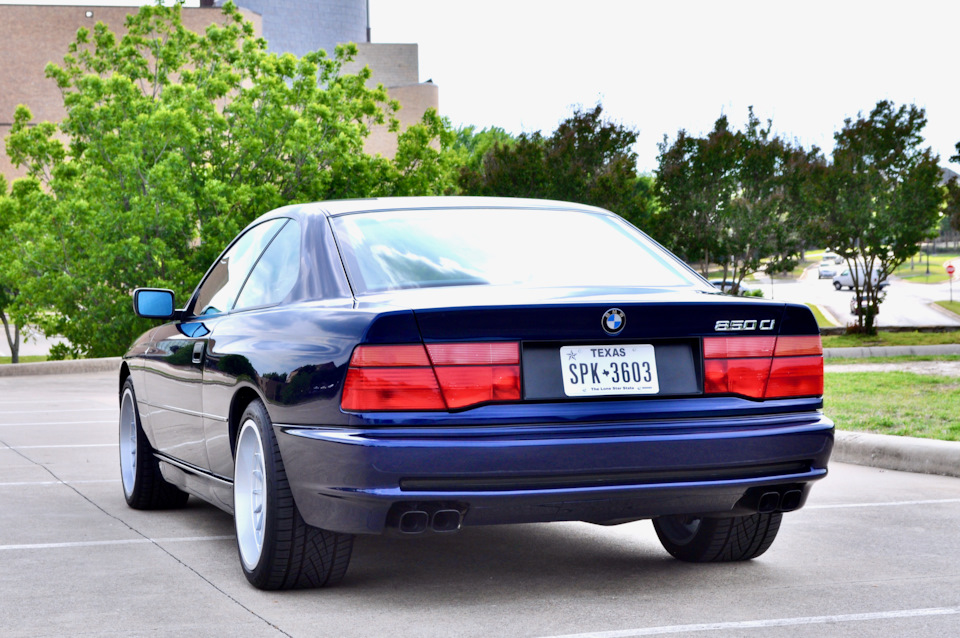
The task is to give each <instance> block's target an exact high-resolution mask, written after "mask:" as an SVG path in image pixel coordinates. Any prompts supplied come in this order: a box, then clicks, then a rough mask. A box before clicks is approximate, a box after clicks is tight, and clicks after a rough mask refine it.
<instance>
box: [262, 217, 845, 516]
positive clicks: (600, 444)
mask: <svg viewBox="0 0 960 638" xmlns="http://www.w3.org/2000/svg"><path fill="white" fill-rule="evenodd" d="M488 209H489V207H486V208H484V210H483V211H482V212H481V213H478V214H482V215H486V217H484V218H483V219H490V220H491V221H494V220H495V221H502V220H503V217H500V216H497V215H490V213H489V210H488ZM541 212H542V211H541ZM541 212H538V213H537V214H536V215H533V216H532V217H533V223H536V224H541V223H542V220H543V219H544V217H543V216H542V215H541ZM547 212H548V213H550V214H552V215H558V211H553V210H551V211H547ZM566 213H569V214H573V213H576V214H582V215H591V216H594V217H597V216H604V215H606V216H609V217H613V216H611V215H609V213H602V212H598V211H595V210H588V211H587V212H579V211H573V212H572V213H571V211H566ZM566 213H565V214H566ZM391 215H392V216H390V215H388V216H386V217H380V218H376V217H374V218H376V219H377V221H383V222H390V221H391V220H392V219H398V218H402V217H403V215H402V214H400V213H396V212H395V213H391ZM518 216H519V215H518ZM467 217H468V218H472V217H473V214H471V215H468V216H467ZM568 217H569V215H568ZM358 219H359V218H356V219H353V220H344V223H342V224H340V225H339V227H338V225H337V221H336V220H334V221H333V224H334V227H335V228H336V229H337V231H338V235H337V236H338V242H339V244H340V250H341V254H342V255H343V256H344V261H345V264H346V266H347V272H348V274H350V275H351V285H352V286H354V289H355V290H356V294H357V309H358V311H361V312H364V313H367V314H368V315H369V317H370V321H369V324H368V326H367V328H366V329H365V330H364V334H363V336H362V338H360V339H359V340H358V343H357V344H356V346H355V348H354V349H353V351H352V354H351V355H350V360H349V364H348V365H347V366H346V367H345V369H344V371H343V381H342V385H341V388H340V392H339V395H338V400H339V403H340V411H341V414H342V416H343V418H342V420H341V421H340V422H338V423H330V424H308V425H298V424H278V426H277V431H278V433H279V437H278V438H279V443H280V447H281V451H282V454H283V458H284V463H285V465H286V467H287V473H288V476H290V477H295V478H291V487H292V489H293V492H294V496H295V498H296V501H297V505H298V507H299V509H300V511H301V513H302V515H303V516H304V519H305V520H306V521H307V522H308V523H310V524H311V525H314V526H317V527H321V528H324V529H328V530H334V531H339V532H349V533H381V532H383V531H384V530H386V529H389V530H394V531H398V532H400V533H404V534H419V533H423V532H427V531H434V532H440V533H445V532H452V531H456V530H458V529H460V528H461V527H462V526H467V525H488V524H500V523H521V522H541V521H571V520H580V521H590V522H595V523H604V524H612V523H619V522H625V521H631V520H638V519H644V518H657V517H665V516H697V517H735V516H746V515H751V514H757V513H761V514H773V513H780V512H786V511H791V510H795V509H797V508H799V507H801V506H802V505H803V503H804V501H805V499H806V496H807V493H808V491H809V488H810V485H811V484H812V483H813V482H814V481H816V480H818V479H820V478H823V477H824V476H825V475H826V472H827V469H826V468H827V461H828V459H829V456H830V451H831V448H832V444H833V424H832V423H831V422H830V421H829V420H828V419H827V418H825V417H824V416H823V414H822V411H821V408H822V393H823V360H822V349H821V345H820V337H819V331H818V328H817V325H816V323H815V321H814V319H813V316H812V314H811V313H810V311H809V309H808V308H806V307H805V306H800V305H791V304H783V303H777V302H772V301H760V300H758V301H753V300H744V299H736V298H730V297H727V296H723V295H719V294H713V293H712V292H711V288H710V286H709V285H708V284H706V282H703V281H702V280H701V279H699V278H698V277H697V276H696V275H695V274H693V273H692V272H690V271H688V269H686V267H685V266H683V265H682V264H681V263H680V262H679V261H677V260H675V258H673V257H672V256H670V255H669V254H668V253H666V251H663V249H662V248H660V247H658V246H656V245H655V244H653V243H652V242H650V241H649V240H648V239H647V238H644V237H642V236H640V234H639V233H637V232H636V231H635V230H634V229H632V228H627V229H622V230H616V231H615V233H614V234H616V233H625V234H626V235H628V236H629V241H628V242H627V243H628V244H629V242H640V243H641V244H643V248H642V250H645V251H646V253H647V254H646V256H643V257H642V258H641V257H638V258H637V259H636V260H634V261H633V263H631V264H630V265H631V267H632V268H633V269H644V268H646V269H647V270H649V271H655V274H650V273H648V274H647V276H646V277H645V276H644V273H643V272H633V273H631V272H627V273H623V272H619V273H617V274H614V275H613V276H612V279H613V280H614V281H612V282H601V285H585V284H583V285H547V286H544V285H533V284H532V283H531V282H530V281H521V282H516V281H513V282H502V283H501V282H498V281H489V279H490V278H491V277H492V275H491V273H492V272H493V270H495V269H491V268H486V269H485V268H479V267H478V268H473V265H474V262H471V263H470V264H463V263H461V264H459V265H456V264H454V265H451V264H450V263H448V262H449V261H450V260H451V259H453V257H452V256H449V255H448V256H444V255H439V256H438V255H435V254H433V253H431V251H432V250H434V248H432V247H426V248H425V247H424V246H423V245H420V244H422V241H421V240H419V239H418V240H417V242H419V244H418V245H417V246H416V247H411V246H409V245H405V246H400V247H397V246H390V247H387V248H385V247H383V246H382V245H381V244H378V243H377V241H374V240H373V239H371V236H370V235H371V234H376V233H378V232H381V230H382V227H381V226H372V225H371V226H367V227H362V228H361V227H359V225H355V226H356V227H353V228H351V227H349V224H348V223H346V222H353V221H357V220H358ZM437 219H439V218H437ZM547 219H552V217H547ZM563 219H565V218H564V215H558V220H563ZM431 221H433V220H432V219H431ZM601 221H602V225H614V226H618V227H619V225H624V224H623V222H622V221H620V220H616V219H606V218H604V219H602V220H601ZM523 223H524V222H523V221H519V222H518V224H519V225H520V226H522V225H523ZM569 223H570V224H571V225H572V226H574V228H573V229H572V231H571V229H569V228H568V229H566V233H567V234H566V235H565V236H568V241H570V242H571V245H572V246H573V247H574V248H575V247H576V245H577V241H578V236H579V237H583V235H584V234H586V233H587V232H588V231H587V230H583V231H582V232H581V233H579V234H577V232H576V231H577V228H578V227H577V224H578V223H579V222H569ZM594 223H595V222H594V221H591V222H590V224H594ZM596 223H600V222H596ZM440 225H442V224H440ZM433 226H435V224H431V227H433ZM558 226H563V224H562V223H559V221H558ZM624 226H625V225H624ZM370 228H374V229H377V228H379V229H380V230H373V231H371V230H370ZM562 231H563V229H562V228H561V229H560V230H557V231H556V232H557V233H560V234H558V235H557V237H560V236H561V235H563V234H564V233H563V232H562ZM481 232H483V231H482V230H480V229H476V230H475V233H481ZM569 232H574V233H575V234H574V235H569ZM604 232H606V231H604ZM388 234H392V231H391V233H388ZM545 234H547V235H550V232H546V233H545ZM637 237H639V239H637ZM348 238H352V239H348ZM554 239H556V238H554ZM391 241H392V240H391ZM451 241H454V240H451ZM456 241H459V240H456ZM618 241H620V240H619V239H617V238H616V237H612V238H611V241H610V248H611V250H614V251H618V252H614V253H612V254H611V255H612V257H618V256H622V254H623V252H624V250H625V249H624V246H622V245H620V246H618V245H617V242H618ZM350 242H353V244H354V245H345V244H348V243H350ZM363 242H368V243H371V244H373V245H374V250H373V251H372V254H373V253H375V254H376V255H378V256H376V257H370V255H366V256H364V255H363V254H362V252H363V250H365V248H364V246H363V245H362V244H363ZM428 243H432V244H436V243H443V242H437V241H432V242H428ZM507 243H509V241H507ZM508 248H509V247H508ZM627 248H628V249H630V248H629V246H627ZM470 250H471V248H470V246H466V247H464V246H457V247H456V248H455V250H452V252H450V255H454V256H455V255H459V254H462V253H463V252H468V253H469V251H470ZM514 250H515V248H514ZM531 250H533V251H534V252H536V249H531ZM630 250H632V249H630ZM638 250H639V249H638ZM561 252H563V251H561ZM589 253H590V251H589V250H584V251H580V252H579V253H578V252H577V251H571V252H569V255H570V259H572V260H577V259H580V260H581V261H583V263H584V264H587V262H589V261H596V256H595V255H593V256H590V255H589ZM601 254H602V253H601ZM398 255H399V256H400V257H398ZM404 255H405V257H404ZM425 255H426V257H425ZM428 258H429V259H428ZM363 259H380V260H381V261H384V260H386V261H384V263H386V262H389V263H390V267H391V269H392V270H391V271H390V272H389V273H387V274H384V273H382V272H379V270H377V269H371V268H369V265H366V266H363V265H360V264H359V263H357V262H358V261H359V260H363ZM538 259H539V258H538ZM425 261H428V262H430V263H432V264H433V266H431V268H432V270H431V273H432V274H431V275H429V277H433V278H434V279H429V278H428V281H429V282H430V283H431V284H436V282H437V281H441V280H442V279H444V278H446V281H447V282H448V283H447V284H443V282H442V281H441V283H440V284H437V285H420V286H414V287H411V286H405V285H404V284H403V280H402V277H401V276H399V275H397V273H404V272H407V273H418V274H416V275H415V276H416V277H419V279H417V281H419V282H420V283H421V284H422V283H423V281H424V279H423V276H422V270H423V268H424V266H423V264H424V263H425ZM475 261H480V262H482V261H483V259H482V258H477V259H476V260H475ZM627 261H628V262H629V261H630V260H629V259H627ZM612 262H613V263H614V265H615V264H616V259H612ZM438 264H439V265H438ZM567 266H568V265H565V264H562V263H559V262H557V263H554V264H552V265H551V264H545V265H544V267H545V268H546V269H547V270H550V271H560V270H563V269H564V268H567ZM574 266H576V264H574ZM498 267H499V266H498ZM365 268H366V270H364V269H365ZM584 268H585V269H587V270H590V269H591V268H593V269H594V270H596V265H595V264H594V266H589V265H586V266H584ZM517 269H518V267H517V266H516V265H514V266H512V270H517ZM506 270H510V269H509V268H505V270H504V271H506ZM578 272H579V271H575V270H573V269H571V270H569V271H568V272H566V273H563V274H562V275H561V277H560V278H559V280H558V281H569V279H570V278H571V277H574V276H575V274H576V273H578ZM438 273H441V274H439V275H438ZM656 273H658V274H656ZM664 273H666V274H664ZM412 276H413V275H412ZM378 277H379V278H380V279H379V280H378V279H377V278H378ZM398 277H399V279H398ZM588 277H592V278H593V279H597V278H598V275H596V274H593V275H588ZM385 278H394V279H391V280H390V281H387V284H386V285H378V286H367V287H365V288H364V287H363V286H362V285H361V283H359V282H358V280H361V279H362V280H364V281H365V282H368V283H369V282H370V281H380V282H381V284H382V283H383V281H386V279H385ZM624 278H625V280H626V281H627V282H630V285H626V284H625V283H622V282H620V281H617V279H624ZM533 279H534V280H537V282H539V283H542V282H541V281H540V277H539V275H537V276H535V277H533ZM547 279H549V277H547ZM678 279H679V280H680V282H679V283H678V281H677V280H678ZM664 280H665V281H664ZM645 282H646V283H647V284H648V285H644V284H645ZM554 283H556V281H554ZM574 283H575V284H578V283H581V282H574Z"/></svg>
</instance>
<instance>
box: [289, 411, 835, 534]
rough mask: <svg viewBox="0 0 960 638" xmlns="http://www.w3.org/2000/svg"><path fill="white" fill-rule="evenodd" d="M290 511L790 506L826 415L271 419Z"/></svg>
mask: <svg viewBox="0 0 960 638" xmlns="http://www.w3.org/2000/svg"><path fill="white" fill-rule="evenodd" d="M274 427H275V430H276V433H277V438H278V441H279V444H280V450H281V454H282V456H283V461H284V466H285V468H286V472H287V478H288V480H289V481H290V486H291V488H292V490H293V495H294V499H295V500H296V503H297V506H298V508H299V509H300V512H301V514H302V515H303V517H304V519H305V520H306V521H307V522H308V523H309V524H311V525H314V526H316V527H321V528H324V529H329V530H333V531H338V532H345V533H358V534H362V533H368V534H370V533H372V534H376V533H381V532H383V531H384V529H385V528H386V527H388V525H389V524H390V523H391V522H394V523H395V520H396V517H397V515H398V512H401V511H403V509H404V508H416V509H418V510H421V509H422V510H426V511H428V512H429V511H430V510H431V509H432V510H438V509H440V510H449V509H456V510H459V511H460V512H461V513H462V514H463V524H464V525H489V524H498V523H523V522H545V521H566V520H586V521H592V522H608V523H609V522H618V521H625V520H635V519H641V518H652V517H656V516H663V515H668V514H696V515H713V516H723V515H733V514H744V513H751V512H756V511H757V503H758V501H759V498H760V496H761V494H764V493H769V492H770V491H771V490H772V491H775V492H780V493H786V492H788V491H789V492H790V494H791V503H790V505H789V507H785V509H796V508H797V507H800V506H802V505H803V502H804V501H805V499H806V495H807V492H808V490H809V486H810V484H811V483H812V482H813V481H816V480H818V479H820V478H823V477H824V476H826V472H827V470H826V467H827V461H828V459H829V457H830V452H831V450H832V448H833V423H832V422H831V421H830V420H829V419H827V418H825V417H824V416H823V415H822V414H820V413H819V412H806V413H801V414H782V415H776V416H764V417H739V418H733V419H729V418H728V419H704V418H698V419H691V420H670V421H669V422H666V421H665V422H662V423H650V422H643V423H622V422H620V423H591V424H576V425H542V426H528V425H525V426H471V427H456V428H451V427H448V428H438V427H385V428H376V429H374V428H370V429H347V428H325V427H304V426H285V425H280V424H278V425H275V426H274Z"/></svg>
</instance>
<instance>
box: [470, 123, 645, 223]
mask: <svg viewBox="0 0 960 638" xmlns="http://www.w3.org/2000/svg"><path fill="white" fill-rule="evenodd" d="M485 134H486V135H485ZM504 136H505V134H504V133H503V132H502V131H500V130H498V129H492V130H491V131H489V132H488V131H484V132H481V133H480V134H479V135H478V136H476V137H475V138H473V139H471V140H470V141H469V142H464V143H463V145H464V146H467V147H468V148H471V149H473V150H475V151H481V150H482V161H480V162H468V163H467V164H466V166H464V167H463V168H462V169H461V173H460V180H459V186H460V189H461V191H462V193H463V194H464V195H490V196H502V197H535V198H544V199H556V200H563V201H570V202H579V203H582V204H589V205H592V206H600V207H601V208H606V209H608V210H611V211H614V212H616V213H618V214H620V215H621V216H623V217H625V218H626V219H628V220H630V221H632V222H633V223H635V224H637V225H639V226H643V225H645V223H646V221H647V220H648V219H649V217H650V215H651V214H652V212H653V210H654V202H653V198H652V197H651V190H652V179H651V178H650V177H645V176H640V175H638V174H637V168H636V167H637V155H636V153H635V152H634V151H633V145H634V144H635V143H636V141H637V134H636V132H635V131H633V130H631V129H628V128H626V127H624V126H622V125H620V124H617V123H614V122H610V121H608V120H605V119H604V118H603V107H602V106H601V105H599V104H598V105H597V106H596V107H595V108H593V109H592V110H583V109H579V108H578V109H576V110H575V112H574V114H573V115H572V116H571V117H569V118H567V119H566V120H564V121H563V122H561V123H560V125H559V126H558V127H557V130H556V131H554V132H553V134H551V135H550V136H549V137H545V136H543V134H541V133H539V132H536V133H522V134H521V135H519V136H518V137H516V138H515V139H512V140H511V139H505V138H504ZM477 138H479V139H477ZM491 141H492V144H490V142H491ZM471 144H472V146H471ZM473 157H477V154H476V153H475V154H474V155H473Z"/></svg>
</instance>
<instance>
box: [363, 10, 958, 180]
mask: <svg viewBox="0 0 960 638" xmlns="http://www.w3.org/2000/svg"><path fill="white" fill-rule="evenodd" d="M369 2H370V23H371V29H372V39H373V41H374V42H416V43H418V44H419V52H420V79H421V81H426V80H427V79H428V78H430V79H432V80H433V81H434V82H435V83H436V84H437V85H439V87H440V110H441V113H442V114H443V115H446V116H447V117H449V118H450V119H451V121H452V122H453V123H454V124H455V125H462V124H474V125H477V126H478V127H480V128H483V127H486V126H500V127H502V128H505V129H507V130H508V131H511V132H513V133H519V132H521V131H537V130H540V131H543V132H545V133H550V132H552V131H553V130H554V129H555V128H556V126H557V123H558V122H560V121H561V120H562V119H564V118H566V117H567V116H568V115H570V114H571V113H572V108H573V106H574V105H583V106H585V107H592V106H593V105H594V104H596V103H597V102H598V101H600V102H602V104H603V106H604V109H605V112H606V114H607V115H608V116H609V117H610V118H612V119H614V120H616V121H619V122H621V123H623V124H625V125H627V126H630V127H633V128H635V129H637V130H638V131H639V140H638V142H637V146H636V151H637V154H638V155H639V165H640V168H641V170H647V171H651V170H653V169H654V168H655V167H656V163H657V160H656V158H657V143H658V142H660V141H661V140H662V139H663V135H664V134H668V135H670V137H671V138H673V137H675V136H676V133H677V130H678V129H681V128H683V129H686V130H687V131H689V132H691V133H695V134H700V133H704V132H706V131H708V130H710V129H711V128H712V127H713V123H714V121H715V120H716V119H717V117H719V116H720V115H721V114H726V115H727V116H728V117H729V118H730V120H731V122H732V123H733V124H734V125H735V126H736V127H738V128H740V127H742V126H743V124H744V122H745V121H746V118H747V107H748V106H750V105H753V107H754V111H755V112H756V114H757V115H758V117H760V118H761V119H762V120H766V119H772V120H773V124H774V128H775V130H776V131H777V132H779V133H781V134H783V135H785V136H787V137H788V138H791V139H792V138H796V139H798V140H799V141H800V143H801V144H803V145H804V146H805V147H809V146H811V145H814V144H815V145H818V146H820V147H821V148H823V149H825V150H827V151H829V150H830V149H831V148H832V146H833V133H834V131H836V130H838V129H839V128H841V127H842V126H843V120H844V118H846V117H856V115H857V112H858V111H862V112H864V113H865V114H866V113H868V112H869V111H870V109H871V108H872V107H873V106H874V105H875V104H876V102H877V101H878V100H880V99H889V100H893V101H894V102H896V103H897V104H903V103H915V104H917V105H919V106H922V107H924V108H925V109H926V112H927V119H928V124H927V127H926V129H925V136H926V139H927V143H928V144H929V145H930V146H932V147H933V150H934V152H936V153H938V154H939V155H940V159H941V165H944V166H951V168H953V169H954V170H957V171H960V166H958V165H956V164H948V162H947V160H948V159H949V157H950V156H951V155H953V154H954V153H955V152H956V151H955V149H954V145H955V144H956V143H957V142H960V108H958V107H960V78H958V73H957V69H958V63H960V55H958V53H957V51H958V49H957V47H956V42H957V39H958V28H960V2H956V1H946V0H942V1H939V2H934V1H929V0H912V1H910V2H887V1H873V2H851V1H845V0H833V1H829V2H823V1H819V0H818V1H805V2H790V3H786V2H777V1H774V0H767V1H763V2H761V1H748V0H738V1H716V0H715V1H697V2H694V1H673V0H660V1H658V2H645V1H641V0H369Z"/></svg>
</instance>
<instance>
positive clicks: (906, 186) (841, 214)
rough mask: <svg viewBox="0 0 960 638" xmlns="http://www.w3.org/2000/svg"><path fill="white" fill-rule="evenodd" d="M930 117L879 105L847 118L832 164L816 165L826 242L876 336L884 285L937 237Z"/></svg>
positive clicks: (862, 321)
mask: <svg viewBox="0 0 960 638" xmlns="http://www.w3.org/2000/svg"><path fill="white" fill-rule="evenodd" d="M926 123H927V119H926V114H925V112H924V110H923V109H922V108H919V107H917V106H915V105H910V106H906V105H904V106H900V107H896V106H895V105H894V104H893V103H891V102H888V101H881V102H878V103H877V105H876V106H875V107H874V109H873V110H872V111H871V112H870V114H869V115H867V116H864V115H863V114H860V115H858V117H857V119H856V120H854V119H852V118H848V119H847V120H845V121H844V126H843V128H842V129H841V130H840V131H838V132H837V133H836V134H834V139H835V146H834V150H833V162H832V164H829V165H827V164H825V163H821V164H820V165H819V166H816V165H815V166H813V167H812V170H813V173H812V178H811V179H810V180H809V189H808V190H809V192H810V193H811V194H812V196H811V197H810V198H809V200H808V201H809V204H810V205H811V206H812V207H815V208H817V209H818V210H817V212H818V214H819V217H820V218H821V220H822V222H821V225H820V227H819V232H818V236H819V238H820V239H821V241H822V243H823V244H825V245H827V246H829V247H831V248H833V249H834V250H835V251H837V253H838V254H840V255H842V256H843V257H845V258H846V260H847V264H848V266H849V267H850V272H851V274H852V275H853V277H854V283H855V287H854V289H855V292H856V295H857V298H858V299H862V300H863V301H864V303H865V305H866V307H865V309H864V311H863V312H862V313H861V314H860V315H859V319H858V323H857V326H858V329H859V330H860V331H863V332H866V333H870V334H872V333H875V332H876V326H875V318H876V314H877V312H878V308H879V304H880V301H881V300H882V295H881V293H880V291H879V289H878V287H877V286H875V285H874V284H873V281H872V277H871V276H870V273H871V272H874V271H876V272H877V273H878V276H879V279H880V281H882V280H883V279H884V278H886V277H887V276H888V275H890V274H891V273H892V272H893V271H894V269H896V268H897V266H899V265H900V264H902V263H903V262H904V261H905V260H907V259H909V258H910V256H911V255H913V254H914V253H916V250H917V245H918V244H919V243H920V242H921V241H923V240H924V239H928V238H931V237H933V236H935V235H936V228H937V224H938V222H939V220H940V216H941V214H942V208H943V205H944V198H945V189H943V188H942V187H941V185H940V179H941V173H940V168H939V167H938V161H939V157H938V156H936V155H934V154H933V152H932V151H931V150H930V148H929V147H928V148H922V146H921V145H922V143H923V136H922V131H923V127H924V126H925V125H926Z"/></svg>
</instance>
